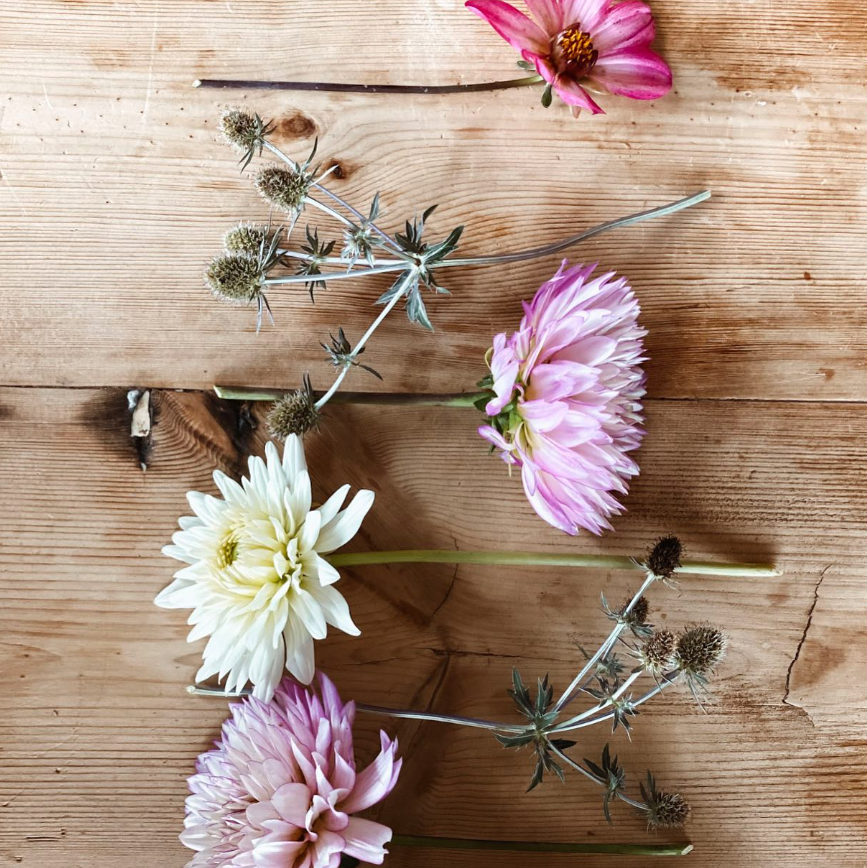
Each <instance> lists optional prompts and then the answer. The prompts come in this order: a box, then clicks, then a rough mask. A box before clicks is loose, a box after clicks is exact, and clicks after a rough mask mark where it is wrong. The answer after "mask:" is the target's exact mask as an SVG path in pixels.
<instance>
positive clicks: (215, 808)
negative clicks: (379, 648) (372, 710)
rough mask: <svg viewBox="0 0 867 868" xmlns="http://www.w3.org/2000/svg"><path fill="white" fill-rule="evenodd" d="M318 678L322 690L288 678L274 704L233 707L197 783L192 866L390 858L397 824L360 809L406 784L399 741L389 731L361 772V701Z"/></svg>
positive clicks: (186, 840)
mask: <svg viewBox="0 0 867 868" xmlns="http://www.w3.org/2000/svg"><path fill="white" fill-rule="evenodd" d="M319 684H320V692H321V696H319V695H317V694H316V692H315V691H314V690H313V689H311V688H304V687H301V686H299V684H298V683H297V682H295V681H293V680H292V679H291V678H289V677H287V678H284V680H283V681H282V683H281V684H280V686H279V687H278V689H277V692H276V693H275V694H274V698H273V699H272V700H271V701H270V702H262V701H261V700H258V699H253V698H248V699H245V700H244V701H242V702H240V703H238V704H235V705H233V706H232V708H231V711H232V717H231V718H230V719H229V720H227V721H226V722H225V723H224V724H223V732H222V738H221V739H220V740H219V741H218V742H216V749H215V750H211V751H208V752H207V753H203V754H202V755H201V756H200V757H199V760H198V763H197V764H196V771H197V774H195V775H193V776H192V777H191V778H190V780H189V785H190V791H191V792H192V795H191V796H189V797H188V798H187V816H186V820H185V826H186V828H185V829H184V831H183V833H182V834H181V841H182V843H183V844H185V845H186V846H187V847H189V848H190V849H191V850H196V851H197V853H196V855H195V856H194V857H193V858H192V860H191V861H190V862H189V863H188V865H187V868H337V866H338V865H339V864H340V861H341V856H342V854H344V853H345V854H346V855H347V856H353V857H355V858H356V859H359V860H361V861H362V862H370V863H373V864H375V865H380V864H382V861H383V859H384V857H385V855H386V850H385V844H387V843H388V842H389V841H390V840H391V829H389V828H388V827H387V826H383V825H382V824H380V823H374V822H373V821H371V820H364V819H362V818H361V817H356V816H353V815H354V814H355V813H356V812H358V811H363V810H364V809H365V808H369V807H370V806H371V805H374V804H376V803H377V802H379V801H381V800H382V799H384V798H385V797H386V796H387V795H388V794H389V793H390V792H391V790H392V788H393V787H394V785H395V783H396V782H397V777H398V774H399V773H400V767H401V764H402V762H403V760H400V759H397V741H390V740H389V739H388V737H387V736H386V734H385V733H384V732H383V733H381V740H382V751H381V752H380V754H379V756H377V758H376V759H375V760H374V761H373V763H371V764H370V765H369V766H368V767H367V768H366V769H364V771H362V772H358V773H356V770H355V753H354V751H353V747H352V723H353V720H354V719H355V705H354V703H352V702H349V703H347V704H346V705H344V704H343V702H342V701H341V699H340V696H339V695H338V693H337V690H336V688H335V687H334V685H333V684H332V683H331V681H329V680H328V678H326V677H325V676H324V675H319Z"/></svg>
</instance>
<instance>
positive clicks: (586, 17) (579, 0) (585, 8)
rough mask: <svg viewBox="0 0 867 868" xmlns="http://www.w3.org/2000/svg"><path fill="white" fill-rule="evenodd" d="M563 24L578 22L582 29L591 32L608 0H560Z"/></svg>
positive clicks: (568, 25)
mask: <svg viewBox="0 0 867 868" xmlns="http://www.w3.org/2000/svg"><path fill="white" fill-rule="evenodd" d="M562 3H563V24H564V26H565V27H570V26H573V25H575V24H580V25H581V29H582V30H586V31H589V32H591V33H592V32H593V31H594V30H595V28H596V25H597V24H598V23H599V21H600V20H601V19H602V16H603V14H604V12H605V9H606V8H607V6H608V4H609V0H562Z"/></svg>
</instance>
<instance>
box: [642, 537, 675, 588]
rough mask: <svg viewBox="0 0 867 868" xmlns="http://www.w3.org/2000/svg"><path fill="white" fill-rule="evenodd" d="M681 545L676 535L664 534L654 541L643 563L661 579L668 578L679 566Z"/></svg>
mask: <svg viewBox="0 0 867 868" xmlns="http://www.w3.org/2000/svg"><path fill="white" fill-rule="evenodd" d="M682 556H683V545H682V544H681V542H680V540H679V539H678V538H677V537H676V536H664V537H661V538H660V539H658V540H657V541H656V544H655V545H654V546H653V548H652V549H651V550H650V554H649V555H648V556H647V560H646V561H645V564H646V566H647V569H648V570H650V572H651V573H653V575H655V576H659V577H660V578H661V579H670V578H671V577H672V576H673V575H674V571H675V570H676V569H677V568H678V567H679V566H680V559H681V557H682Z"/></svg>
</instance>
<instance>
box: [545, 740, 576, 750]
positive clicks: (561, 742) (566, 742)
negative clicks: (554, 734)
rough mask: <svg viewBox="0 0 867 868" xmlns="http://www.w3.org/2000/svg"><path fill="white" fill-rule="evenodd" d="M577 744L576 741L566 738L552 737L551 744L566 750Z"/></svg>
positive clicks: (558, 748)
mask: <svg viewBox="0 0 867 868" xmlns="http://www.w3.org/2000/svg"><path fill="white" fill-rule="evenodd" d="M576 744H578V742H577V741H572V740H571V739H568V738H552V739H551V745H552V746H553V747H556V748H557V750H568V749H569V748H570V747H575V745H576Z"/></svg>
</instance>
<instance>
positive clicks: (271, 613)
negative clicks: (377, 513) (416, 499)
mask: <svg viewBox="0 0 867 868" xmlns="http://www.w3.org/2000/svg"><path fill="white" fill-rule="evenodd" d="M265 457H266V460H264V461H263V460H262V459H261V458H257V457H252V458H251V459H250V460H249V462H248V468H249V475H248V476H247V477H244V478H242V480H241V483H240V484H239V483H237V482H234V481H233V480H231V479H229V478H228V477H227V476H226V475H225V474H223V473H221V472H220V471H216V472H215V473H214V482H215V484H216V486H217V488H218V489H219V491H220V493H221V494H222V496H223V499H220V498H217V497H214V496H212V495H210V494H203V493H201V492H190V493H189V495H188V500H189V502H190V505H191V507H192V508H193V510H194V512H195V516H188V517H184V518H182V519H181V520H180V522H179V524H180V527H181V529H180V530H179V531H177V532H176V533H175V534H174V536H173V537H172V545H169V546H166V547H165V549H164V552H165V554H166V555H167V556H168V557H171V558H174V559H175V560H179V561H181V562H182V563H183V564H185V566H184V567H183V568H182V569H180V570H178V571H177V572H176V573H175V577H174V581H173V582H172V583H171V584H170V585H169V586H168V587H167V588H165V589H164V590H163V591H162V592H160V594H159V595H158V596H157V598H156V603H157V605H159V606H161V607H163V608H180V609H191V610H192V612H191V614H190V617H189V618H188V622H189V624H190V625H191V626H192V629H191V631H190V633H189V635H188V641H190V642H196V641H199V640H201V639H207V640H208V641H207V644H206V646H205V649H204V652H203V665H202V667H201V669H200V670H199V673H198V675H197V679H198V680H204V679H207V678H212V677H213V676H215V675H216V676H217V677H218V678H219V679H220V680H222V679H224V678H226V679H227V681H226V687H227V688H229V689H236V688H237V689H240V688H241V687H243V686H244V685H245V684H246V683H248V682H249V683H251V684H252V685H253V687H254V694H255V695H256V696H257V697H259V698H262V699H266V700H267V699H269V698H270V697H271V696H272V695H273V693H274V690H275V689H276V686H277V683H278V682H279V679H280V677H281V674H282V673H283V671H284V667H285V668H287V669H288V670H289V671H290V672H292V673H293V674H294V675H295V676H296V677H297V678H298V679H299V680H301V681H303V682H305V683H308V682H309V681H310V680H311V679H312V678H313V675H314V653H313V641H314V639H324V638H325V636H326V634H327V631H328V626H329V625H331V626H334V627H338V628H339V629H341V630H344V631H345V632H347V633H351V634H356V635H357V633H358V629H357V627H356V626H355V624H353V622H352V618H351V616H350V614H349V607H348V606H347V604H346V601H345V600H344V599H343V597H342V596H341V595H340V594H339V593H337V592H336V591H333V590H332V589H330V588H329V587H328V586H330V585H332V584H333V583H334V582H336V581H337V580H338V579H339V578H340V575H339V573H338V572H337V570H336V569H335V568H334V567H333V566H332V565H331V564H330V563H328V561H327V560H325V559H324V558H323V557H322V555H323V554H327V553H328V552H330V551H333V550H334V549H336V548H339V547H340V546H341V545H343V544H344V543H346V542H348V541H349V540H350V539H351V538H352V536H353V535H354V534H355V533H356V532H357V530H358V528H359V526H360V524H361V520H362V519H363V518H364V515H365V514H366V513H367V511H368V510H369V509H370V505H371V503H372V502H373V493H372V492H369V491H362V492H359V493H358V494H357V495H356V496H355V498H354V499H353V500H352V502H351V503H350V504H349V506H348V507H347V508H346V509H344V510H343V511H340V510H341V507H342V506H343V503H344V501H345V500H346V496H347V493H348V491H349V486H346V485H344V486H342V487H341V488H340V489H338V491H336V492H335V493H334V494H333V495H332V496H331V497H329V498H328V499H327V500H326V501H325V503H324V504H323V505H322V506H321V507H319V508H318V509H315V510H314V509H312V491H311V483H310V477H309V474H308V472H307V465H306V462H305V459H304V452H303V449H302V446H301V440H300V439H299V438H297V437H294V438H289V439H288V440H287V442H286V447H285V449H284V452H283V455H282V457H281V456H280V454H279V453H278V451H277V448H276V447H275V446H274V444H273V443H269V444H267V446H266V449H265ZM335 822H336V821H335ZM326 849H327V848H326ZM323 852H324V851H323ZM238 864H239V865H240V863H238Z"/></svg>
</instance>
